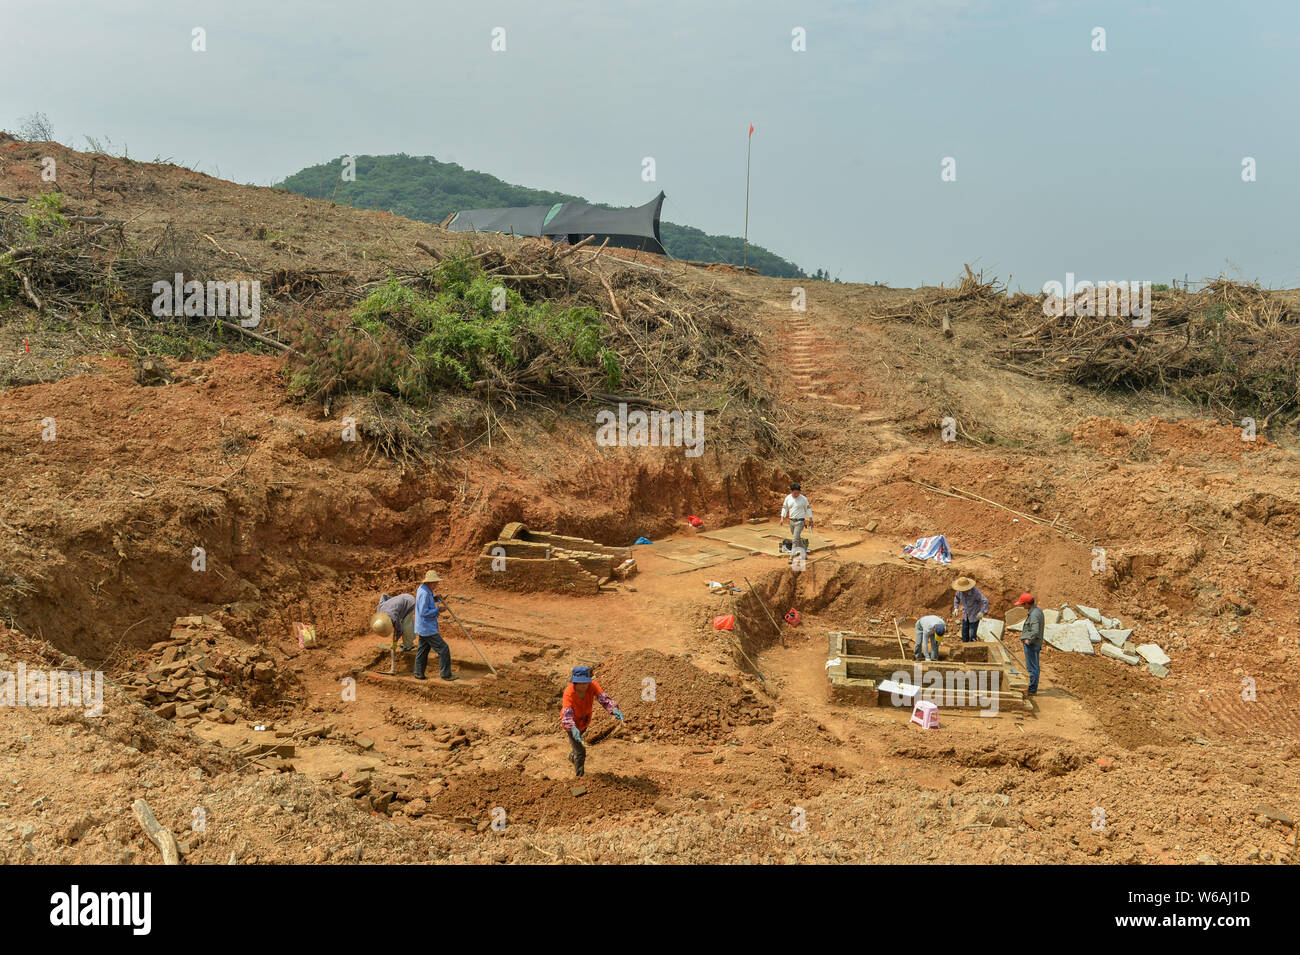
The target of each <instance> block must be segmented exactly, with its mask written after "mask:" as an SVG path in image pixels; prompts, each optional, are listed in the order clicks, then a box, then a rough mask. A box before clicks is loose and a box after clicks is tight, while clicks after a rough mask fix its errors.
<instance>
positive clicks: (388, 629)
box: [370, 613, 393, 637]
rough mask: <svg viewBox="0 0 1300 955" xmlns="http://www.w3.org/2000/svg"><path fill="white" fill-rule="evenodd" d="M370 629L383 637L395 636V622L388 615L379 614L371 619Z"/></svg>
mask: <svg viewBox="0 0 1300 955" xmlns="http://www.w3.org/2000/svg"><path fill="white" fill-rule="evenodd" d="M370 629H371V631H372V632H374V633H377V634H379V636H381V637H391V636H392V635H393V621H392V618H391V617H389V616H388V614H386V613H377V614H375V615H374V616H373V617H371V618H370Z"/></svg>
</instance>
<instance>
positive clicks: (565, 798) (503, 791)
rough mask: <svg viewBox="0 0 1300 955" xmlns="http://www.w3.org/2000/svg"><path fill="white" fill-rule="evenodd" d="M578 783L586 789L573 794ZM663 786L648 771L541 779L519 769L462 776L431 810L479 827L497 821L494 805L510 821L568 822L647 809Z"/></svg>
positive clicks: (448, 788)
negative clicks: (629, 774)
mask: <svg viewBox="0 0 1300 955" xmlns="http://www.w3.org/2000/svg"><path fill="white" fill-rule="evenodd" d="M575 789H581V790H584V791H583V792H582V793H581V794H580V795H576V796H575V795H574V791H575ZM660 791H661V786H660V784H659V783H658V782H656V781H655V780H653V779H650V778H648V777H645V776H616V775H613V774H611V773H589V774H588V775H586V776H584V777H582V778H581V779H563V780H559V779H537V778H535V777H531V776H524V775H523V774H522V773H520V772H518V771H516V770H498V771H494V772H488V773H477V774H474V775H470V776H461V777H459V778H457V779H455V780H454V781H452V782H451V783H450V785H449V786H448V787H447V789H446V790H445V791H444V792H442V793H441V794H440V795H438V796H436V797H434V798H433V799H432V800H430V801H429V809H428V812H429V814H431V815H435V816H444V817H450V818H452V819H455V820H457V821H459V822H461V823H462V824H468V825H473V826H474V827H475V828H477V829H478V830H479V831H480V832H481V831H483V830H485V829H487V828H488V827H489V826H490V825H491V824H492V819H493V810H494V809H495V808H496V807H498V806H499V807H501V808H502V809H504V810H505V812H506V814H505V820H504V821H505V824H506V826H507V827H508V826H509V825H510V823H511V822H529V823H536V822H539V821H540V820H545V821H546V822H548V823H556V824H564V823H568V822H577V821H578V820H581V819H590V818H592V817H600V816H606V815H619V814H623V813H628V812H633V811H635V810H638V809H646V808H649V807H650V806H653V805H654V803H655V800H657V799H658V798H659V794H660Z"/></svg>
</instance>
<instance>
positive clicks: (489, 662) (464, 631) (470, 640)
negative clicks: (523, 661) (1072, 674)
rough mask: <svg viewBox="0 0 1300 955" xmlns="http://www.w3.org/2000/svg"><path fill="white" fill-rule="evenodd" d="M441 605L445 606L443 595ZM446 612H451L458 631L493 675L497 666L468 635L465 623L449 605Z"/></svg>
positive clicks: (445, 601)
mask: <svg viewBox="0 0 1300 955" xmlns="http://www.w3.org/2000/svg"><path fill="white" fill-rule="evenodd" d="M442 605H443V606H444V607H447V600H446V598H445V597H444V598H443V601H442ZM447 612H448V613H449V614H451V619H452V620H455V621H456V626H458V627H460V632H461V633H463V634H465V637H466V639H468V640H469V642H470V643H471V644H473V646H474V649H475V650H478V655H479V656H481V657H483V662H484V663H486V664H487V668H488V669H489V670H491V671H492V674H493V676H495V675H496V672H497V668H496V667H494V666H493V665H492V661H491V660H489V659H488V658H487V657H486V656H484V654H483V651H482V650H479V649H478V644H477V643H474V638H473V637H471V636H470V635H469V631H468V630H466V629H465V625H464V624H463V623H461V622H460V617H458V616H456V611H454V610H452V609H451V608H450V607H447Z"/></svg>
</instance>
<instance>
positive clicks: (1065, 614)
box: [1060, 604, 1079, 623]
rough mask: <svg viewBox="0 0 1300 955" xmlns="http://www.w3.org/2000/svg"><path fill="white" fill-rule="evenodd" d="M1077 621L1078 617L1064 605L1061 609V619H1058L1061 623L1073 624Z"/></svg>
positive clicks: (1068, 606)
mask: <svg viewBox="0 0 1300 955" xmlns="http://www.w3.org/2000/svg"><path fill="white" fill-rule="evenodd" d="M1078 619H1079V615H1078V614H1077V613H1075V612H1074V611H1073V610H1071V609H1070V605H1069V604H1065V605H1064V606H1063V607H1061V619H1060V622H1061V623H1074V621H1076V620H1078Z"/></svg>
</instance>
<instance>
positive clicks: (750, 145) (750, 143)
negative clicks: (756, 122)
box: [741, 123, 754, 266]
mask: <svg viewBox="0 0 1300 955" xmlns="http://www.w3.org/2000/svg"><path fill="white" fill-rule="evenodd" d="M753 152H754V126H753V124H752V123H751V124H750V127H749V139H748V140H747V145H746V146H745V245H744V254H743V256H742V260H741V264H742V265H746V266H747V265H749V159H750V156H752V155H753Z"/></svg>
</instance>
